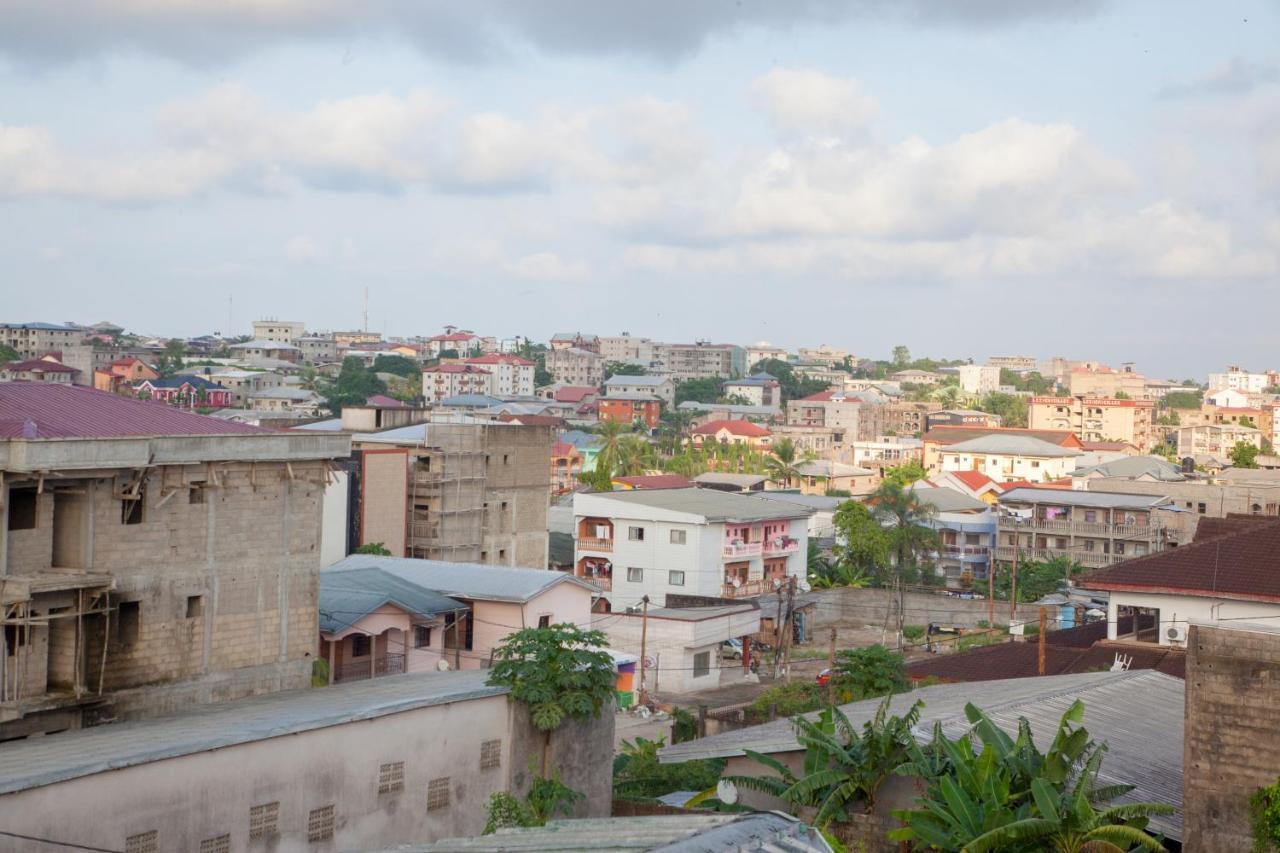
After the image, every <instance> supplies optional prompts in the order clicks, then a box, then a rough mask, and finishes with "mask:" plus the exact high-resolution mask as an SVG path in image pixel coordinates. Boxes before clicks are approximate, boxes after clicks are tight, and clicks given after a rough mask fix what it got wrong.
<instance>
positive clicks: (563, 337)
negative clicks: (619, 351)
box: [549, 332, 602, 355]
mask: <svg viewBox="0 0 1280 853" xmlns="http://www.w3.org/2000/svg"><path fill="white" fill-rule="evenodd" d="M549 345H550V347H551V351H552V352H555V351H557V350H566V349H582V350H587V351H588V352H593V353H595V354H596V355H602V353H601V352H600V338H599V336H597V335H584V334H582V332H556V333H555V334H554V335H552V336H551V340H550V342H549Z"/></svg>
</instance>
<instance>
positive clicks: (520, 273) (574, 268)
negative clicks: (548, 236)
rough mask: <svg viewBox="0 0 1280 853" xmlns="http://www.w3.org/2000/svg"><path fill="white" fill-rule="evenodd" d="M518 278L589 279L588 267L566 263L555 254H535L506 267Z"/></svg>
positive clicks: (581, 264) (579, 263)
mask: <svg viewBox="0 0 1280 853" xmlns="http://www.w3.org/2000/svg"><path fill="white" fill-rule="evenodd" d="M506 271H507V272H508V273H510V274H511V275H513V276H516V277H517V278H526V279H531V280H534V281H580V280H582V279H584V278H586V277H587V272H588V270H587V265H586V264H585V263H582V262H581V261H576V262H569V261H565V260H564V259H563V258H561V257H560V256H559V255H557V254H556V253H555V252H535V253H533V254H531V255H525V256H524V257H522V258H520V259H519V260H516V261H513V262H512V263H509V264H507V265H506Z"/></svg>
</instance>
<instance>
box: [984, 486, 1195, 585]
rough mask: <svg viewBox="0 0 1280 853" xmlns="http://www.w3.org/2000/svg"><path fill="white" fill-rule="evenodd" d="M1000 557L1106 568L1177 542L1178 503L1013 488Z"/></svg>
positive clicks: (1003, 499) (1006, 500)
mask: <svg viewBox="0 0 1280 853" xmlns="http://www.w3.org/2000/svg"><path fill="white" fill-rule="evenodd" d="M999 506H1000V515H999V532H998V534H997V535H998V544H997V546H996V557H997V559H999V560H1000V561H1001V562H1002V563H1011V562H1013V560H1014V554H1015V552H1016V553H1017V558H1018V559H1019V560H1051V559H1053V558H1055V557H1066V558H1068V559H1070V560H1072V561H1074V562H1076V563H1079V564H1080V565H1082V566H1085V567H1086V568H1101V567H1103V566H1110V565H1112V564H1113V563H1119V562H1123V561H1124V560H1128V559H1131V558H1133V557H1140V556H1142V555H1144V554H1151V553H1154V552H1156V551H1161V550H1164V548H1165V547H1166V546H1168V545H1172V544H1177V541H1176V539H1175V538H1174V537H1173V536H1171V531H1172V530H1175V529H1176V525H1174V524H1173V516H1174V515H1175V512H1174V508H1173V502H1172V501H1171V500H1170V499H1169V498H1167V497H1164V496H1163V495H1144V494H1126V493H1122V492H1110V493H1102V492H1094V491H1087V492H1081V491H1074V490H1071V489H1027V488H1022V489H1010V490H1009V491H1007V492H1005V493H1004V494H1002V495H1001V496H1000V504H999Z"/></svg>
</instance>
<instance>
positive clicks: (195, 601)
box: [187, 595, 204, 619]
mask: <svg viewBox="0 0 1280 853" xmlns="http://www.w3.org/2000/svg"><path fill="white" fill-rule="evenodd" d="M203 612H204V596H203V595H188V596H187V618H188V619H199V618H200V614H201V613H203Z"/></svg>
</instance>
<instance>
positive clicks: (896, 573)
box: [868, 480, 938, 644]
mask: <svg viewBox="0 0 1280 853" xmlns="http://www.w3.org/2000/svg"><path fill="white" fill-rule="evenodd" d="M868 503H869V504H870V505H871V510H872V512H873V513H874V514H875V516H876V518H877V519H878V520H879V521H880V522H881V523H882V524H884V525H885V527H886V528H888V533H889V546H890V553H892V554H893V555H894V560H893V564H892V566H891V571H892V576H891V579H890V580H891V585H892V588H893V590H894V598H895V599H896V601H897V612H898V632H897V633H898V642H899V644H901V642H902V623H903V621H904V620H905V615H906V584H908V583H910V582H913V581H916V580H920V579H922V578H924V577H925V576H926V574H931V571H928V570H922V569H921V560H920V557H921V555H922V554H923V553H925V552H926V551H929V552H932V551H935V550H937V547H938V534H937V532H936V531H934V530H933V529H932V527H930V523H931V522H932V520H933V518H934V516H935V515H936V514H937V510H936V509H935V508H934V507H933V505H932V504H927V503H925V502H924V501H922V500H920V497H919V496H918V495H917V494H916V493H915V492H914V491H912V490H910V489H904V488H903V487H902V486H900V485H898V484H897V483H895V482H892V481H889V480H886V481H885V482H883V483H881V484H880V488H878V489H876V490H875V492H874V493H872V495H871V497H870V498H869V499H868Z"/></svg>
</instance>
